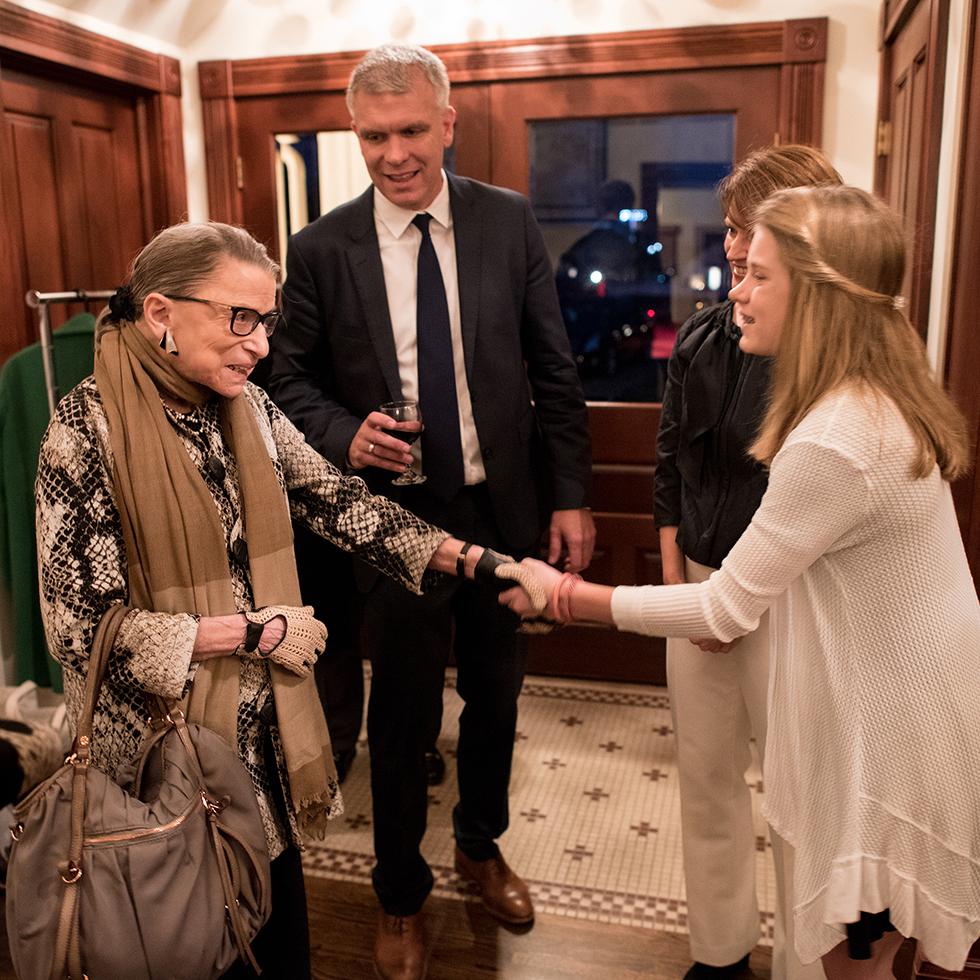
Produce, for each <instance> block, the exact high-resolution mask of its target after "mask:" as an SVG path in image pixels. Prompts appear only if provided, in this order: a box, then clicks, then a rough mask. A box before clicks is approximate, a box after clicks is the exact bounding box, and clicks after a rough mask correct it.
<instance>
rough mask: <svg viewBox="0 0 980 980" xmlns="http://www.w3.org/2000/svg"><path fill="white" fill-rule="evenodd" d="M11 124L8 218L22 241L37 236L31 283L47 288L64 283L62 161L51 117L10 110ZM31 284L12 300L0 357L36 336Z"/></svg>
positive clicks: (30, 258)
mask: <svg viewBox="0 0 980 980" xmlns="http://www.w3.org/2000/svg"><path fill="white" fill-rule="evenodd" d="M5 126H6V129H7V136H8V145H10V146H11V148H12V166H11V167H9V168H5V169H9V177H10V178H11V181H10V183H11V187H12V196H13V202H14V207H13V208H11V209H10V210H9V211H8V213H7V214H6V215H5V220H6V221H9V222H12V223H13V222H16V224H17V225H18V228H17V235H18V237H19V238H20V239H21V240H22V241H25V242H26V241H28V240H30V241H31V247H30V248H28V249H27V250H26V254H25V271H26V276H27V283H37V284H38V286H37V287H36V288H44V287H42V286H41V284H42V283H63V282H64V280H65V278H66V277H65V267H64V261H63V255H62V250H61V235H60V228H61V221H60V219H59V203H58V197H57V194H54V193H52V188H54V187H56V186H57V181H56V178H55V174H56V173H57V166H56V163H55V149H54V133H53V127H52V125H51V120H50V119H43V118H38V117H36V116H31V115H24V114H21V113H17V112H7V113H6V114H5ZM18 285H20V284H18ZM26 288H27V287H26V285H25V286H24V288H23V289H19V290H16V291H15V292H14V294H13V295H12V296H11V297H10V299H9V301H10V302H12V303H13V304H14V305H12V306H11V308H10V312H11V316H10V317H9V318H8V319H7V324H8V326H6V327H4V328H3V330H2V332H0V360H6V358H7V357H8V356H9V355H10V354H12V353H13V352H14V351H16V350H19V349H20V348H21V347H24V346H25V345H26V344H29V343H31V341H32V340H34V339H36V337H35V336H34V333H35V331H34V318H33V316H32V315H31V314H30V313H29V311H28V309H27V307H26V305H25V304H24V296H23V293H24V292H25V291H26ZM51 288H54V287H51ZM58 288H61V287H58Z"/></svg>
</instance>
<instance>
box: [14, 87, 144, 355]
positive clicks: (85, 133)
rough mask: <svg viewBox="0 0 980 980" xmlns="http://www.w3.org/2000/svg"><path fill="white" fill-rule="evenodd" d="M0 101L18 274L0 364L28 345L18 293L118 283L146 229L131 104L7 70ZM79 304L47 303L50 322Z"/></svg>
mask: <svg viewBox="0 0 980 980" xmlns="http://www.w3.org/2000/svg"><path fill="white" fill-rule="evenodd" d="M0 95H2V104H3V109H4V119H5V126H6V127H7V130H8V134H9V138H8V141H9V144H10V145H12V146H13V151H14V152H13V160H12V161H11V164H10V167H11V170H12V174H11V175H9V176H8V177H7V180H8V186H12V187H14V188H15V190H14V197H15V200H16V201H17V209H16V216H17V221H18V224H19V228H18V229H17V235H18V237H19V238H20V241H21V242H22V247H23V250H24V255H25V267H26V275H27V282H26V283H24V284H23V286H22V288H21V289H20V290H19V292H20V296H19V298H18V303H19V306H18V314H17V316H16V317H14V318H12V320H13V322H14V326H13V328H12V329H9V330H6V331H5V332H4V333H3V334H2V335H0V359H2V358H5V357H7V356H9V355H10V354H11V353H13V352H14V351H15V350H18V349H19V348H20V347H23V346H24V345H25V344H27V343H30V342H31V341H32V340H34V339H36V337H35V325H34V318H33V315H32V312H31V311H29V310H27V308H26V306H24V305H23V292H24V291H25V290H26V289H27V288H31V289H38V290H41V291H44V292H47V291H56V290H63V289H75V288H79V289H105V288H110V287H112V286H115V285H118V284H119V283H120V282H122V281H123V279H124V278H125V275H126V272H127V269H128V266H129V263H130V262H131V261H132V259H133V257H134V255H135V254H136V252H137V251H138V249H139V248H140V247H141V246H142V245H143V244H144V243H145V242H146V240H147V239H148V237H149V236H150V234H151V232H152V228H151V227H148V225H147V222H146V220H145V211H144V206H143V202H142V195H141V191H140V187H141V179H140V178H141V171H142V163H143V161H142V160H141V155H140V141H139V138H138V127H137V104H136V100H135V99H133V98H125V97H123V96H118V95H115V94H107V93H99V92H95V91H89V90H87V89H85V88H84V87H83V86H79V85H76V84H72V85H68V84H65V83H60V82H56V81H53V80H51V79H46V78H40V77H34V76H31V75H27V74H22V73H19V72H13V71H5V72H4V73H3V76H2V79H0ZM80 308H81V307H78V306H75V305H67V304H64V305H61V306H55V307H52V309H51V319H52V324H53V325H55V326H57V324H58V323H59V321H61V320H64V319H65V318H67V317H68V316H70V315H71V314H72V313H74V312H77V311H78V310H79V309H80Z"/></svg>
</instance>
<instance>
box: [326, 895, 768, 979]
mask: <svg viewBox="0 0 980 980" xmlns="http://www.w3.org/2000/svg"><path fill="white" fill-rule="evenodd" d="M307 893H308V896H309V903H310V931H311V934H312V937H313V946H314V949H313V963H314V967H313V976H314V978H315V980H361V978H369V977H372V976H374V973H373V968H372V963H371V955H372V954H371V951H372V946H373V942H374V926H375V916H376V914H377V904H376V902H375V898H374V893H373V891H372V890H371V889H370V888H369V887H367V886H365V885H360V884H351V883H348V882H342V881H328V880H325V879H315V878H308V879H307ZM426 929H427V932H428V937H429V945H430V948H431V949H432V955H431V959H430V961H429V974H428V976H429V980H482V978H490V977H495V978H503V980H564V978H585V977H587V978H589V980H640V978H642V980H678V978H680V977H683V975H684V972H685V971H686V970H687V968H688V966H690V961H689V954H688V949H687V936H679V935H674V934H671V933H666V932H657V931H654V930H652V929H651V930H647V929H637V928H634V927H630V926H616V925H605V924H602V923H596V922H587V921H584V920H581V919H572V918H568V917H565V916H557V915H539V916H538V917H537V920H536V922H535V924H534V927H533V928H531V929H529V930H527V929H524V930H518V929H509V928H507V927H505V926H502V925H499V924H498V923H497V922H496V921H495V920H494V919H492V918H491V917H490V915H489V913H487V912H486V911H485V910H484V908H483V906H482V905H480V904H478V903H476V902H460V901H456V900H454V899H448V898H434V897H433V898H430V899H429V901H428V902H427V903H426ZM770 961H771V956H770V950H769V949H768V948H763V947H759V948H757V949H756V951H755V952H754V953H753V955H752V966H753V970H754V972H755V973H756V975H757V976H758V977H764V978H767V977H769V968H770Z"/></svg>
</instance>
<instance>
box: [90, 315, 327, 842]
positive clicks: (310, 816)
mask: <svg viewBox="0 0 980 980" xmlns="http://www.w3.org/2000/svg"><path fill="white" fill-rule="evenodd" d="M95 380H96V383H97V384H98V388H99V393H100V394H101V396H102V404H103V405H104V407H105V412H106V416H107V418H108V421H109V438H110V442H111V444H112V451H113V455H114V456H115V472H114V479H115V497H116V504H117V506H118V508H119V513H120V515H121V518H122V528H123V537H124V541H125V544H126V558H127V564H128V567H129V603H130V604H131V605H133V606H136V607H138V608H143V609H151V610H155V611H157V612H169V613H178V612H186V613H198V614H199V615H201V616H226V615H229V614H233V613H236V612H238V611H239V610H238V609H236V607H235V600H234V594H233V591H232V582H231V571H230V568H229V565H228V553H227V545H226V542H225V535H224V530H223V528H222V525H221V519H220V517H219V514H218V511H217V508H216V507H215V504H214V500H213V499H212V497H211V494H210V492H209V490H208V488H207V486H206V485H205V483H204V480H203V478H202V477H201V474H200V473H199V472H198V469H197V467H196V466H195V465H194V463H193V462H192V460H191V458H190V456H189V455H188V453H187V450H186V449H185V447H184V445H183V444H182V443H181V441H180V439H179V438H178V436H177V434H176V433H175V432H174V430H173V427H172V426H171V424H170V422H169V421H168V420H167V416H166V413H165V412H164V409H163V403H162V402H161V395H162V394H167V395H170V396H171V397H173V398H176V399H179V400H180V401H183V402H186V403H188V404H191V405H201V404H203V403H204V402H206V401H207V400H209V399H210V398H214V397H218V396H216V395H215V393H214V392H213V391H211V390H210V389H208V388H203V387H201V386H198V385H196V384H193V383H192V382H190V381H187V380H185V379H184V378H182V377H181V376H180V375H179V374H178V373H177V371H176V369H175V367H174V364H173V361H172V359H171V358H170V356H169V355H167V354H164V353H163V352H162V351H161V350H160V349H159V348H157V347H156V346H155V345H154V344H153V343H152V342H151V341H150V340H149V339H148V338H147V337H146V336H145V335H144V334H143V333H142V331H141V330H140V329H139V328H138V327H136V326H134V325H132V324H130V323H124V324H123V325H122V328H121V329H118V328H116V329H109V330H107V332H106V333H104V334H102V335H101V337H100V341H99V346H98V350H97V351H96V356H95ZM220 418H221V428H222V432H223V434H224V437H225V441H226V444H227V446H228V449H229V451H230V452H231V453H232V455H233V456H234V457H235V460H236V461H237V463H238V477H239V484H240V490H241V499H242V509H243V512H244V515H243V516H244V525H245V532H246V536H247V542H248V561H249V571H250V578H251V585H252V594H253V596H254V600H255V607H256V608H257V609H258V608H261V607H262V606H269V605H278V604H282V605H288V606H299V605H302V600H301V599H300V591H299V580H298V578H297V575H296V558H295V553H294V551H293V536H292V527H291V524H290V520H289V507H288V504H287V502H286V498H285V496H284V494H283V492H282V487H281V486H280V484H279V481H278V479H277V477H276V473H275V469H274V468H273V465H272V461H271V459H270V458H269V453H268V451H267V449H266V447H265V444H264V442H263V440H262V436H261V434H260V432H259V429H258V425H257V423H256V420H255V417H254V415H253V413H252V409H251V408H250V406H249V403H248V401H247V399H246V398H245V397H244V396H242V395H239V396H238V397H237V398H221V399H220ZM239 669H240V667H239V660H238V658H237V657H234V656H232V657H216V658H214V659H209V660H205V661H203V662H201V663H200V664H199V665H198V669H197V674H196V675H195V679H194V684H193V686H192V688H191V693H190V696H189V702H188V708H187V715H188V718H189V719H190V720H191V721H195V722H197V723H199V724H202V725H205V726H206V727H208V728H211V729H213V730H214V731H216V732H218V733H219V734H220V735H222V736H223V737H224V738H225V739H226V740H227V741H228V742H229V744H231V745H233V746H237V745H238V738H237V728H238V724H237V722H238V701H239V696H240V691H239ZM269 673H270V676H271V679H272V691H273V695H274V697H275V704H276V714H277V716H278V724H279V733H280V737H281V739H282V747H283V754H284V755H285V758H286V770H287V774H288V778H289V790H290V796H291V799H292V803H293V808H294V810H295V812H296V818H297V823H298V825H299V827H300V829H301V830H302V831H303V832H304V833H306V834H309V835H311V836H314V837H322V836H323V834H324V832H325V830H326V821H327V815H328V812H329V810H330V806H331V802H332V800H333V793H332V792H331V783H333V782H334V781H335V779H336V771H335V770H334V767H333V755H332V753H331V750H330V737H329V735H328V734H327V726H326V722H325V720H324V717H323V709H322V708H321V706H320V699H319V697H318V696H317V691H316V685H315V684H314V681H313V677H312V675H310V676H307V677H305V678H299V677H297V676H296V675H295V674H292V673H290V672H289V671H286V670H283V669H282V668H281V667H278V666H277V665H275V664H271V663H270V664H269Z"/></svg>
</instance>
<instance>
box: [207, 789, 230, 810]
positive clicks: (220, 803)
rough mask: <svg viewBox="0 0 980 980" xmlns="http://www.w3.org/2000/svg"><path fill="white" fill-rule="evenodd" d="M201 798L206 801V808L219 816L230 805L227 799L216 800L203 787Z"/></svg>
mask: <svg viewBox="0 0 980 980" xmlns="http://www.w3.org/2000/svg"><path fill="white" fill-rule="evenodd" d="M201 800H202V801H203V802H204V809H205V810H207V811H208V812H209V813H212V814H214V816H218V814H219V813H221V811H222V810H223V809H224V808H225V807H226V806H227V805H228V802H227V800H216V799H215V798H214V797H212V796H208V794H207V793H206V792H205V791H204V790H203V789H202V790H201Z"/></svg>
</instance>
